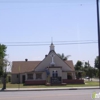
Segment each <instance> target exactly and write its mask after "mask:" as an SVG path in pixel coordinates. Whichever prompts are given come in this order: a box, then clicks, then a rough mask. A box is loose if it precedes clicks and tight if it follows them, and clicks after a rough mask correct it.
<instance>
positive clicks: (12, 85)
mask: <svg viewBox="0 0 100 100" xmlns="http://www.w3.org/2000/svg"><path fill="white" fill-rule="evenodd" d="M18 86H19V85H18V84H11V83H7V85H6V87H7V88H18ZM86 86H99V82H95V81H85V84H73V85H72V84H68V85H64V86H45V85H30V86H24V85H23V84H20V88H48V87H49V88H53V87H86ZM0 88H2V84H0Z"/></svg>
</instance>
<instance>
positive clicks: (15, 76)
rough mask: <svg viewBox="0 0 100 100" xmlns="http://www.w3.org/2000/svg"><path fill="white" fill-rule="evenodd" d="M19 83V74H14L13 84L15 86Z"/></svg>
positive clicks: (12, 76)
mask: <svg viewBox="0 0 100 100" xmlns="http://www.w3.org/2000/svg"><path fill="white" fill-rule="evenodd" d="M18 82H19V79H18V77H17V74H12V75H11V83H12V84H15V83H18Z"/></svg>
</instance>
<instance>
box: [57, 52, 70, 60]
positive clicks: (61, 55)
mask: <svg viewBox="0 0 100 100" xmlns="http://www.w3.org/2000/svg"><path fill="white" fill-rule="evenodd" d="M57 55H58V56H59V57H60V58H61V59H62V60H64V61H66V60H68V58H69V57H70V56H71V55H67V56H65V55H64V53H62V54H59V53H58V54H57Z"/></svg>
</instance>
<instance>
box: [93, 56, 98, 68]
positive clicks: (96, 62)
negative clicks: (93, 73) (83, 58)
mask: <svg viewBox="0 0 100 100" xmlns="http://www.w3.org/2000/svg"><path fill="white" fill-rule="evenodd" d="M94 66H95V67H96V68H98V69H99V56H97V57H96V58H95V61H94Z"/></svg>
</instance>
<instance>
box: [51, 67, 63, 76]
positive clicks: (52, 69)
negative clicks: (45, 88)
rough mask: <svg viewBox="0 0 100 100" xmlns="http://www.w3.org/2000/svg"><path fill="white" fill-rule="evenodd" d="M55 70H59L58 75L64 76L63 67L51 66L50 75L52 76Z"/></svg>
mask: <svg viewBox="0 0 100 100" xmlns="http://www.w3.org/2000/svg"><path fill="white" fill-rule="evenodd" d="M54 70H56V71H58V77H62V69H61V68H50V77H52V72H53V71H54Z"/></svg>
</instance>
